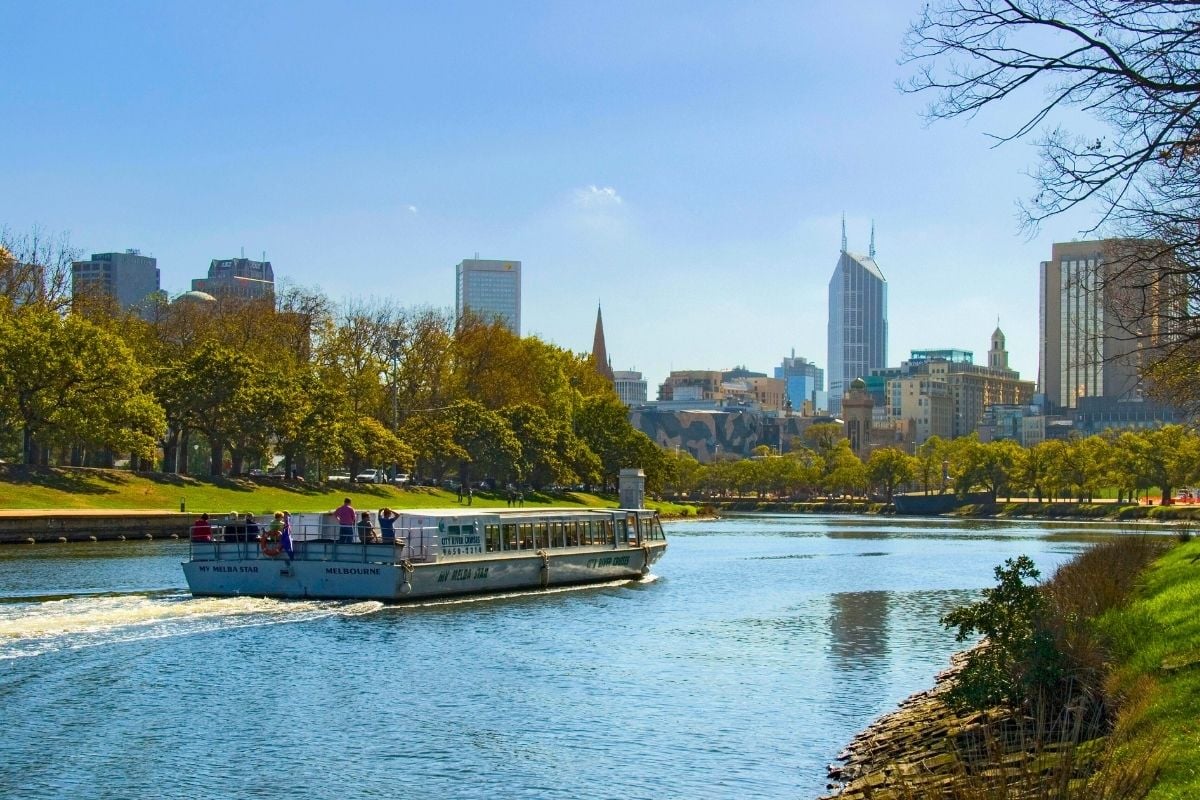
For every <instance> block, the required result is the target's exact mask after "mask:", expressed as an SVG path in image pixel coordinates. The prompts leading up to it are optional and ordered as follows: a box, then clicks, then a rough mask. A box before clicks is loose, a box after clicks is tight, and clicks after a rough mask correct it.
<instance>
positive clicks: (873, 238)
mask: <svg viewBox="0 0 1200 800" xmlns="http://www.w3.org/2000/svg"><path fill="white" fill-rule="evenodd" d="M868 255H869V256H871V258H874V257H875V220H871V249H870V251H869V252H868Z"/></svg>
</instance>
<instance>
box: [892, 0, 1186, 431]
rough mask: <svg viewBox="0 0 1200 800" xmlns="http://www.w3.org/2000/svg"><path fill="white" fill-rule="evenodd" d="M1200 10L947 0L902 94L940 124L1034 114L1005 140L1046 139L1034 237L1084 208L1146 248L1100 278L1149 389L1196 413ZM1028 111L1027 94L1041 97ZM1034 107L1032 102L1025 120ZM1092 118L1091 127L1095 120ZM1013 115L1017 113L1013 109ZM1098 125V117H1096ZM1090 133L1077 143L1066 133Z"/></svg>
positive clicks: (1169, 1)
mask: <svg viewBox="0 0 1200 800" xmlns="http://www.w3.org/2000/svg"><path fill="white" fill-rule="evenodd" d="M1197 39H1200V6H1198V5H1197V4H1196V3H1195V2H1192V0H943V1H942V2H937V3H933V4H927V5H926V6H925V8H924V11H923V12H922V14H921V16H920V18H919V19H918V20H917V21H916V22H915V23H914V24H913V25H912V27H911V29H910V31H909V33H908V35H907V37H906V39H905V45H904V51H905V56H906V58H907V60H908V62H909V63H910V64H911V65H912V66H913V67H914V68H915V70H916V72H915V74H914V75H913V76H912V77H911V78H910V79H909V80H908V81H907V82H906V83H904V84H903V88H905V89H906V90H908V91H914V92H928V93H931V94H932V95H933V101H932V102H931V104H930V106H929V109H928V114H929V116H930V117H931V118H933V119H950V118H955V117H966V118H970V117H973V116H975V115H976V114H977V113H979V112H980V111H982V110H984V109H985V108H988V107H990V106H999V107H1001V108H1002V109H1004V110H1006V111H1011V110H1017V112H1018V113H1019V114H1023V116H1021V117H1018V118H1017V119H1018V121H1017V122H1016V123H1014V125H1013V126H1012V127H1011V128H1009V129H1008V130H1006V131H1003V132H1001V133H999V134H996V135H995V138H996V140H997V141H998V142H1007V141H1012V140H1015V139H1022V138H1025V137H1030V136H1033V137H1038V139H1039V144H1040V148H1041V161H1040V166H1039V168H1038V169H1037V170H1036V172H1035V182H1036V186H1035V190H1036V191H1035V194H1034V196H1033V197H1032V199H1031V200H1030V201H1029V202H1027V203H1024V204H1023V213H1024V219H1025V222H1026V224H1027V225H1029V226H1030V227H1036V226H1037V225H1038V224H1039V223H1040V222H1041V221H1043V220H1045V219H1046V218H1047V217H1049V216H1052V215H1054V214H1058V213H1060V212H1062V211H1065V210H1067V209H1069V208H1072V207H1074V206H1076V205H1079V204H1081V203H1089V204H1094V205H1096V206H1097V207H1098V210H1099V221H1098V222H1097V224H1096V225H1095V229H1096V230H1103V231H1104V232H1105V234H1106V235H1113V234H1115V235H1120V236H1124V237H1128V239H1130V240H1136V241H1138V242H1139V244H1138V245H1137V246H1136V247H1132V248H1127V249H1130V250H1131V252H1128V253H1123V254H1122V257H1121V259H1119V260H1118V261H1115V262H1114V263H1113V264H1106V266H1105V269H1104V271H1103V272H1102V273H1101V274H1100V275H1099V276H1098V277H1099V278H1100V280H1101V281H1102V282H1107V283H1108V285H1109V286H1110V287H1114V288H1123V289H1127V290H1128V291H1124V292H1123V293H1122V294H1124V297H1119V296H1115V295H1114V294H1112V293H1110V294H1109V297H1108V299H1109V301H1110V304H1111V305H1112V309H1111V310H1112V312H1113V314H1114V317H1115V318H1116V319H1117V320H1119V327H1121V328H1124V329H1125V334H1126V335H1129V336H1132V337H1134V338H1136V340H1137V343H1138V347H1139V348H1140V349H1142V350H1146V349H1149V352H1148V353H1147V356H1148V358H1147V366H1146V368H1145V369H1144V372H1145V373H1146V374H1147V375H1148V377H1150V378H1151V381H1150V383H1149V386H1150V389H1151V391H1152V392H1153V393H1155V394H1158V395H1159V396H1160V397H1162V398H1164V399H1166V400H1167V401H1169V402H1171V403H1174V404H1175V405H1178V406H1182V407H1184V408H1186V409H1188V410H1190V411H1193V412H1200V388H1198V387H1200V381H1198V380H1197V378H1198V377H1200V371H1198V369H1197V366H1196V365H1197V364H1198V363H1200V324H1197V307H1198V302H1200V50H1198V49H1197V48H1196V41H1197ZM1039 92H1040V97H1035V99H1034V103H1033V104H1032V106H1028V105H1027V106H1024V107H1022V106H1021V105H1019V104H1020V103H1021V102H1022V99H1023V98H1022V97H1021V96H1023V95H1029V94H1031V93H1034V94H1036V93H1039ZM1025 108H1032V110H1031V111H1025V110H1024V109H1025ZM1089 117H1090V120H1089V119H1087V118H1089ZM1003 118H1004V119H1012V118H1013V117H1012V116H1011V115H1005V116H1004V117H1003ZM1085 120H1086V121H1085ZM1081 123H1082V124H1083V125H1084V126H1085V131H1084V132H1075V133H1072V132H1071V131H1070V130H1068V128H1067V127H1066V126H1067V125H1072V124H1074V125H1080V124H1081Z"/></svg>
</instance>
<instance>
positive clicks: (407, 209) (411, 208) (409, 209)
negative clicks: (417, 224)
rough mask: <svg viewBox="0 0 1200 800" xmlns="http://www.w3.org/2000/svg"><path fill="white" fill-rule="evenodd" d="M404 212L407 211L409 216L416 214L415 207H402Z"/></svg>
mask: <svg viewBox="0 0 1200 800" xmlns="http://www.w3.org/2000/svg"><path fill="white" fill-rule="evenodd" d="M404 210H405V211H407V212H408V213H410V214H416V213H417V207H416V206H405V207H404Z"/></svg>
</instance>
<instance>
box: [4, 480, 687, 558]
mask: <svg viewBox="0 0 1200 800" xmlns="http://www.w3.org/2000/svg"><path fill="white" fill-rule="evenodd" d="M346 497H349V498H350V501H351V503H352V504H353V505H354V506H355V507H357V508H360V509H364V510H374V509H378V508H383V507H385V506H386V507H389V508H394V509H398V510H407V509H421V508H454V507H456V506H459V505H462V506H463V507H464V508H466V507H467V505H466V504H465V501H460V500H459V497H458V495H457V493H456V492H452V491H449V490H447V489H442V488H438V487H430V486H391V485H388V484H366V483H348V484H308V483H304V482H302V481H285V480H281V479H275V478H243V479H230V478H193V477H189V476H186V475H169V474H164V473H140V472H128V471H125V470H109V469H87V468H59V467H52V468H26V467H14V466H0V544H5V543H8V544H12V543H27V542H31V541H32V542H37V543H40V542H65V541H97V540H122V539H158V538H172V537H182V536H185V535H186V534H187V530H188V526H189V524H190V523H191V521H192V520H194V519H195V518H196V516H197V515H199V514H200V513H201V512H207V513H209V514H213V515H218V516H222V517H224V516H227V515H230V514H233V513H247V512H248V513H252V514H269V513H272V512H274V511H278V510H284V509H286V510H288V511H292V512H321V511H329V510H330V509H333V508H336V507H337V506H340V505H341V504H342V500H343V499H344V498H346ZM522 502H523V504H524V505H525V506H528V507H532V508H536V507H539V506H540V507H550V506H555V507H572V508H600V507H615V506H616V505H617V500H616V497H613V496H608V495H598V494H591V493H586V492H558V493H553V494H551V493H541V492H528V493H526V494H525V495H524V496H523V498H522ZM508 504H509V500H508V497H507V495H506V494H505V493H504V492H502V491H487V490H483V489H480V490H476V491H475V492H474V493H473V496H472V497H471V503H470V507H472V508H503V507H507V506H508ZM647 506H648V507H650V508H654V509H655V510H657V511H658V512H659V513H660V514H662V515H663V516H664V517H666V518H672V517H689V516H695V515H696V513H697V509H696V508H695V507H693V506H688V505H682V504H678V503H655V502H649V503H647Z"/></svg>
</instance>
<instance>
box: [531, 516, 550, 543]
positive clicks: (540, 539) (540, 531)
mask: <svg viewBox="0 0 1200 800" xmlns="http://www.w3.org/2000/svg"><path fill="white" fill-rule="evenodd" d="M546 527H547V526H546V523H545V522H535V523H533V546H534V547H536V548H537V549H539V550H544V549H546V548H547V547H549V546H550V534H549V532H548V531H547V530H546Z"/></svg>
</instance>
